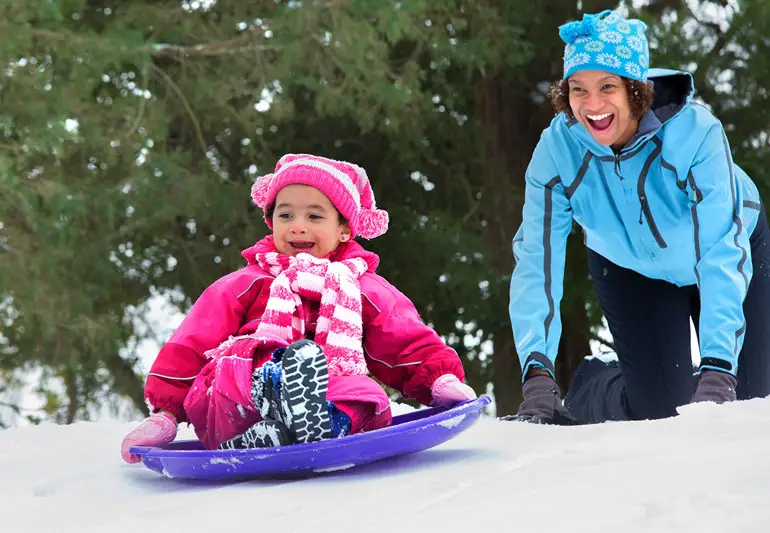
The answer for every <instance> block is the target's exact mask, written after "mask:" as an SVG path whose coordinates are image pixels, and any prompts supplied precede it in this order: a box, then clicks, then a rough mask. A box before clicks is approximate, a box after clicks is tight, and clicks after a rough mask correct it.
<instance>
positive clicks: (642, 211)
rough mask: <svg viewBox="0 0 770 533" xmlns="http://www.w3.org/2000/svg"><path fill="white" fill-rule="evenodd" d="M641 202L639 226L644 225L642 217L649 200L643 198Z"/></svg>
mask: <svg viewBox="0 0 770 533" xmlns="http://www.w3.org/2000/svg"><path fill="white" fill-rule="evenodd" d="M640 200H641V204H642V205H641V207H640V208H639V224H641V223H642V215H643V214H644V205H645V204H646V203H647V198H646V197H645V196H642V197H641V198H640Z"/></svg>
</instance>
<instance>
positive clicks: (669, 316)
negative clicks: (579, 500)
mask: <svg viewBox="0 0 770 533" xmlns="http://www.w3.org/2000/svg"><path fill="white" fill-rule="evenodd" d="M750 245H751V259H752V264H753V267H754V274H753V277H752V279H751V282H750V284H749V290H748V293H747V295H746V299H745V301H744V304H743V311H744V315H745V320H746V333H745V336H744V342H743V348H742V350H741V352H740V354H739V357H738V373H737V379H738V388H737V391H736V392H737V395H738V399H739V400H742V399H749V398H758V397H764V396H768V395H770V228H769V227H768V222H767V216H766V213H765V207H764V205H761V207H760V213H759V220H758V221H757V226H756V228H755V229H754V231H753V233H752V234H751V237H750ZM588 265H589V272H590V273H591V277H592V278H593V283H594V288H595V289H596V293H597V296H598V299H599V302H600V304H601V307H602V310H603V311H604V316H605V318H606V319H607V323H608V325H609V330H610V333H611V334H612V338H613V341H614V344H615V350H616V353H617V358H618V361H617V362H611V363H605V362H603V361H602V360H601V359H598V358H587V359H586V360H584V361H583V362H582V363H581V364H580V365H579V366H578V368H577V370H576V371H575V374H574V376H573V378H572V381H571V383H570V386H569V389H568V392H567V395H566V396H565V406H566V407H567V409H569V410H570V412H571V413H572V415H573V416H575V417H576V418H577V419H578V421H579V422H580V423H596V422H604V421H608V420H644V419H658V418H666V417H669V416H674V415H675V414H676V408H677V407H679V406H681V405H684V404H687V403H689V401H690V399H691V397H692V394H693V392H694V388H695V379H696V378H695V374H694V372H693V370H694V369H693V364H692V356H691V348H690V319H691V318H692V321H693V323H694V324H695V327H696V330H697V328H698V322H699V320H698V319H699V316H700V298H699V294H698V289H697V286H695V285H691V286H686V287H677V286H676V285H673V284H671V283H668V282H665V281H661V280H655V279H650V278H647V277H645V276H642V275H641V274H639V273H637V272H634V271H632V270H628V269H625V268H622V267H619V266H618V265H615V264H614V263H612V262H610V261H608V260H607V259H605V258H604V257H602V256H601V255H599V254H597V253H596V252H593V251H592V250H590V249H589V250H588Z"/></svg>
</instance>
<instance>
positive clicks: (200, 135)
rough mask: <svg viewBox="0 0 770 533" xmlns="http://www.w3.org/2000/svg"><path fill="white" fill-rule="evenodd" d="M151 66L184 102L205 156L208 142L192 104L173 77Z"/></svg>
mask: <svg viewBox="0 0 770 533" xmlns="http://www.w3.org/2000/svg"><path fill="white" fill-rule="evenodd" d="M150 66H151V67H152V69H153V70H154V71H155V72H157V73H158V74H159V75H160V77H161V78H163V81H165V82H166V84H168V86H169V87H171V90H172V91H174V93H175V94H176V95H177V96H178V97H179V100H180V101H181V102H182V105H183V106H184V108H185V111H187V114H188V115H189V117H190V120H191V121H192V123H193V127H194V128H195V135H196V137H197V138H198V143H199V144H200V147H201V150H202V151H203V154H204V155H205V154H206V152H208V147H207V146H206V141H205V140H204V139H203V133H202V132H201V126H200V122H198V118H197V117H196V116H195V113H194V112H193V110H192V107H190V102H188V101H187V98H185V95H184V93H182V90H181V89H180V88H179V86H178V85H177V84H176V83H174V80H172V79H171V77H170V76H169V75H168V74H166V71H165V70H163V69H162V68H160V67H159V66H158V65H156V64H155V63H150Z"/></svg>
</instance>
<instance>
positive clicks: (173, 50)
mask: <svg viewBox="0 0 770 533" xmlns="http://www.w3.org/2000/svg"><path fill="white" fill-rule="evenodd" d="M256 30H257V28H250V29H249V30H248V31H246V32H244V33H243V34H242V35H239V36H238V37H235V38H233V39H228V40H226V41H219V42H211V43H201V44H195V45H191V46H183V45H178V44H168V43H147V44H145V46H144V51H145V52H147V53H149V54H150V55H151V56H155V57H163V56H170V57H191V56H220V55H225V54H237V53H240V52H246V51H265V50H280V48H281V47H280V46H278V45H272V44H257V43H254V42H250V41H251V39H253V38H254V33H255V31H256ZM31 34H32V36H33V37H36V38H40V39H46V40H49V41H57V42H64V41H76V42H77V41H81V42H82V41H87V40H88V39H87V38H85V37H83V36H81V35H78V34H75V33H62V32H56V31H52V30H46V29H43V28H32V30H31Z"/></svg>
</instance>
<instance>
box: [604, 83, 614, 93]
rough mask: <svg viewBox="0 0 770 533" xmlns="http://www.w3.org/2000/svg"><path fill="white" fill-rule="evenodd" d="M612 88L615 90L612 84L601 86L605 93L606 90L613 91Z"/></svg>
mask: <svg viewBox="0 0 770 533" xmlns="http://www.w3.org/2000/svg"><path fill="white" fill-rule="evenodd" d="M614 88H615V85H614V84H612V83H606V84H604V86H602V89H604V90H605V91H608V90H610V89H614Z"/></svg>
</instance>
